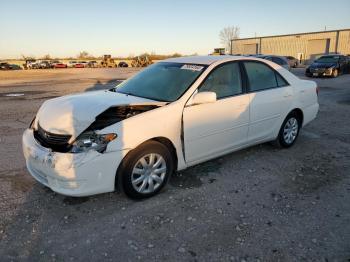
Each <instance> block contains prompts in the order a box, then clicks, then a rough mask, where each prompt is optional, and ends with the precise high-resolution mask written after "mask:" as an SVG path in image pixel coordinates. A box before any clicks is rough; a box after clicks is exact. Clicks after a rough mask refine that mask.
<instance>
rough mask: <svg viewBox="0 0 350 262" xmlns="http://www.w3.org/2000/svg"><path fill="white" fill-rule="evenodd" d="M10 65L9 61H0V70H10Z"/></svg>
mask: <svg viewBox="0 0 350 262" xmlns="http://www.w3.org/2000/svg"><path fill="white" fill-rule="evenodd" d="M11 69H12V66H11V65H10V64H9V63H6V62H2V63H0V70H11Z"/></svg>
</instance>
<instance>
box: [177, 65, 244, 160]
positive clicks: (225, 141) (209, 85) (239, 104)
mask: <svg viewBox="0 0 350 262" xmlns="http://www.w3.org/2000/svg"><path fill="white" fill-rule="evenodd" d="M203 91H211V92H215V93H216V95H217V101H216V102H214V103H208V104H200V105H191V101H189V103H188V105H187V106H186V107H185V108H184V112H183V125H184V147H185V158H186V162H187V163H193V162H200V161H203V160H206V159H210V158H213V157H216V156H219V155H221V154H224V153H226V152H228V151H230V150H232V149H234V148H236V147H239V146H241V145H243V144H245V143H246V141H247V133H248V124H249V94H245V93H244V92H243V88H242V80H241V72H240V66H239V64H238V63H237V62H231V63H226V64H223V65H220V66H218V67H217V68H215V69H214V70H213V71H212V72H211V73H210V74H209V75H208V77H207V78H206V79H205V80H204V81H203V83H202V84H201V86H200V87H199V88H198V92H203Z"/></svg>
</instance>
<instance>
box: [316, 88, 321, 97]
mask: <svg viewBox="0 0 350 262" xmlns="http://www.w3.org/2000/svg"><path fill="white" fill-rule="evenodd" d="M319 92H320V88H319V87H318V86H316V94H317V96H318V93H319Z"/></svg>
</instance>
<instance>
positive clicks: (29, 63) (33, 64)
mask: <svg viewBox="0 0 350 262" xmlns="http://www.w3.org/2000/svg"><path fill="white" fill-rule="evenodd" d="M25 67H26V68H27V69H39V68H40V61H37V60H35V59H28V60H26V61H25Z"/></svg>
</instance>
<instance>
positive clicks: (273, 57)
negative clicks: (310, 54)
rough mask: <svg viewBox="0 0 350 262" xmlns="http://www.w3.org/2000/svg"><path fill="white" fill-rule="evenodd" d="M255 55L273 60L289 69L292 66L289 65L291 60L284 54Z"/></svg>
mask: <svg viewBox="0 0 350 262" xmlns="http://www.w3.org/2000/svg"><path fill="white" fill-rule="evenodd" d="M255 57H258V58H262V59H266V60H269V61H272V62H274V63H276V64H278V65H280V66H282V67H284V68H285V69H287V70H288V71H290V66H289V62H288V60H287V58H285V57H284V56H277V55H256V56H255Z"/></svg>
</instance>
